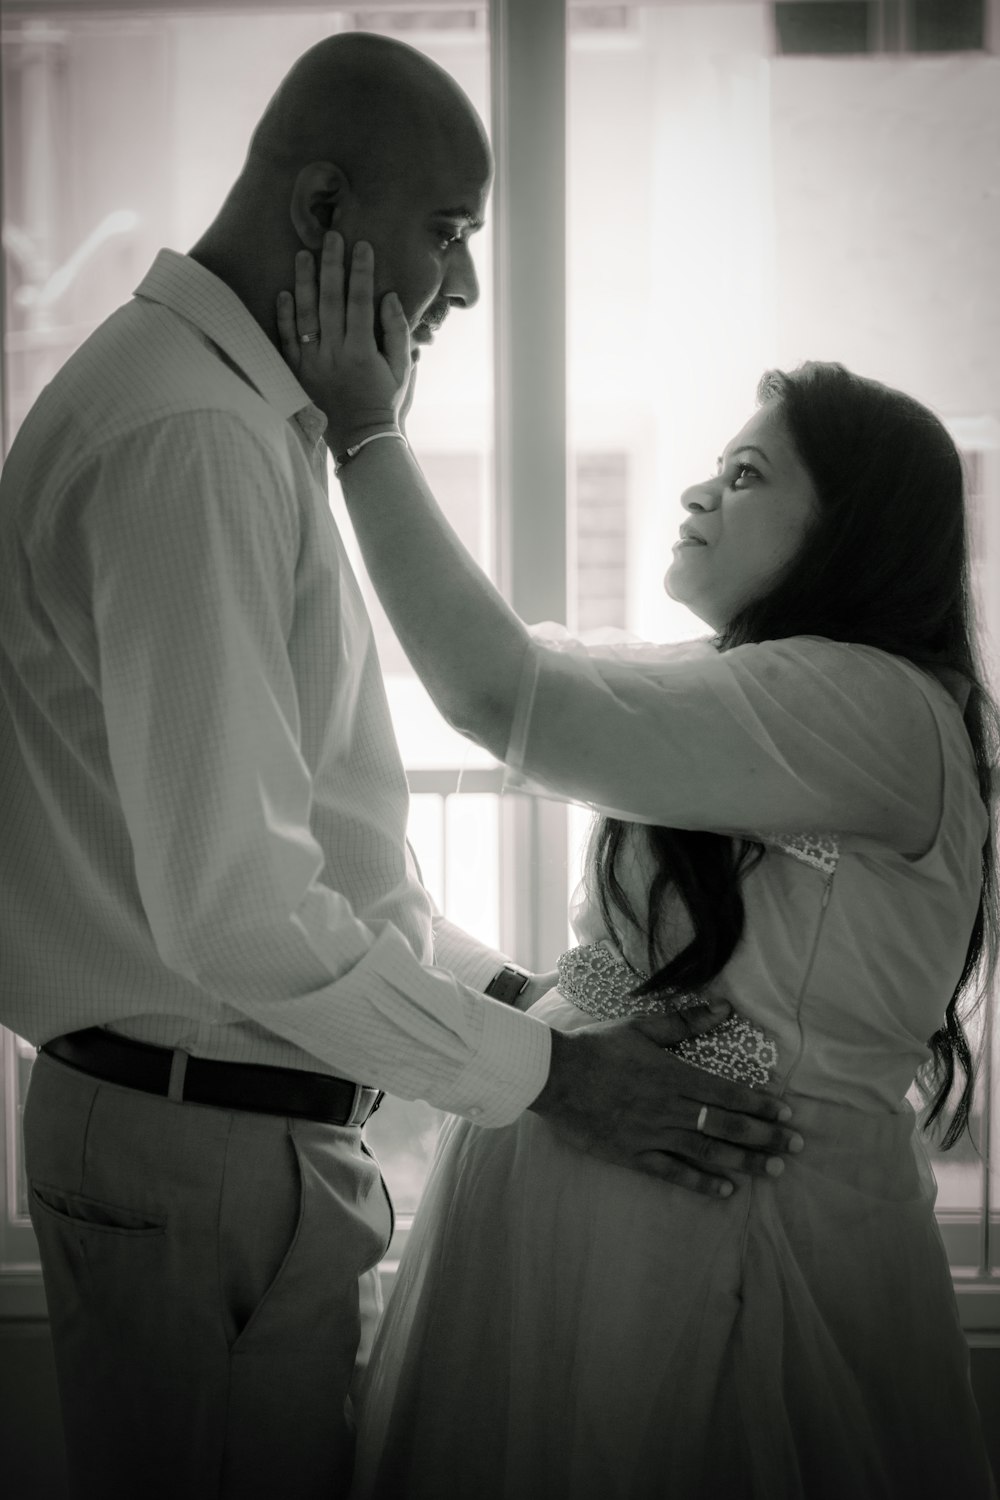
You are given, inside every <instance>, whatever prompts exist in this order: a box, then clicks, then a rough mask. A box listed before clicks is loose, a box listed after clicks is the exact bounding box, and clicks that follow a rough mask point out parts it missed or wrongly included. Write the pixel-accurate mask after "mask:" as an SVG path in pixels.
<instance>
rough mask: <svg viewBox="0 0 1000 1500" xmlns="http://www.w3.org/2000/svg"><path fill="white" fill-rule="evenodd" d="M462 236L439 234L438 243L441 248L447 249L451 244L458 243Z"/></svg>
mask: <svg viewBox="0 0 1000 1500" xmlns="http://www.w3.org/2000/svg"><path fill="white" fill-rule="evenodd" d="M461 238H462V236H461V235H460V234H440V233H439V234H438V237H437V245H438V249H439V250H447V249H448V247H449V246H450V245H457V244H458V242H459V240H460V239H461Z"/></svg>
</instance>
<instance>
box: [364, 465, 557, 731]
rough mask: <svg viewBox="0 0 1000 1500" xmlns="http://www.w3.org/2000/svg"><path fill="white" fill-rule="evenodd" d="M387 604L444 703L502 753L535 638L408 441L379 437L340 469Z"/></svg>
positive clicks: (449, 713)
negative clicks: (459, 532)
mask: <svg viewBox="0 0 1000 1500" xmlns="http://www.w3.org/2000/svg"><path fill="white" fill-rule="evenodd" d="M340 481H341V485H342V487H343V492H344V498H345V500H346V502H347V508H348V511H349V513H350V517H351V522H352V524H353V526H354V529H355V532H356V533H357V537H358V542H359V544H360V546H361V551H362V554H363V556H364V560H365V565H366V566H367V569H368V573H369V576H370V577H371V580H372V583H373V585H374V587H375V591H376V593H377V594H378V596H379V599H380V601H381V603H382V607H383V609H384V610H385V612H386V614H387V615H388V617H389V621H390V623H391V625H392V627H393V629H394V630H395V632H396V634H397V635H398V637H399V640H400V642H401V644H402V646H403V649H404V650H405V652H406V654H407V656H408V657H409V659H410V661H411V663H412V664H413V667H414V670H415V671H416V673H417V676H418V677H419V678H420V680H421V681H422V682H423V684H424V686H425V687H426V688H427V691H428V692H429V693H430V695H431V697H432V698H433V700H434V702H435V703H436V704H437V707H438V709H439V710H440V712H441V713H442V714H443V715H444V717H445V718H446V719H447V720H448V722H449V723H450V724H452V725H453V726H454V727H455V728H456V729H459V730H461V731H462V733H464V734H467V735H469V736H470V737H471V738H472V739H474V740H476V741H478V742H479V743H480V744H481V745H483V746H485V748H486V749H488V750H489V751H490V752H491V753H492V754H493V755H495V756H497V758H498V759H502V758H503V755H504V753H505V751H506V749H507V744H508V740H509V738H510V730H511V724H512V721H513V717H514V708H515V705H516V702H517V694H518V686H519V683H520V678H521V670H522V667H523V665H524V657H525V653H526V652H527V650H528V644H529V638H528V633H527V631H526V630H525V627H524V625H523V624H522V623H521V621H520V620H519V619H518V617H517V616H516V615H515V614H514V612H513V610H512V609H511V608H510V606H509V605H508V604H507V603H506V601H505V600H504V599H503V598H502V597H501V595H500V594H499V593H498V592H497V590H496V589H495V588H494V586H493V584H492V583H491V582H490V580H489V579H488V578H487V577H486V575H485V574H484V573H483V572H482V570H481V569H480V568H479V567H478V565H477V564H476V563H475V562H474V561H473V559H472V558H471V557H470V556H469V554H468V552H467V551H466V550H465V548H464V547H463V545H462V543H461V542H460V541H459V539H458V537H457V536H456V535H455V533H454V531H453V530H452V528H451V526H450V525H449V524H448V522H447V520H446V519H445V517H444V515H443V514H442V513H441V510H440V508H439V506H438V504H437V502H436V500H435V499H434V496H433V495H432V494H431V492H430V490H429V488H428V486H427V484H426V482H425V480H424V477H423V475H422V474H421V472H420V469H419V468H418V466H417V464H416V462H415V460H414V459H413V457H412V455H411V454H410V452H409V449H408V448H407V447H406V446H405V444H403V443H399V442H395V443H393V442H380V443H371V444H369V446H368V447H366V448H363V449H362V451H361V452H360V453H358V454H357V455H356V456H355V457H354V458H352V459H351V460H350V462H349V463H347V464H345V465H344V467H343V469H342V471H341V475H340Z"/></svg>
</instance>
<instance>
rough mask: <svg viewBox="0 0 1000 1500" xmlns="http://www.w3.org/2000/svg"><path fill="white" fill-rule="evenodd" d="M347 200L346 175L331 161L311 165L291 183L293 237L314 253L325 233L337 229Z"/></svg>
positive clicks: (349, 196)
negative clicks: (297, 238)
mask: <svg viewBox="0 0 1000 1500" xmlns="http://www.w3.org/2000/svg"><path fill="white" fill-rule="evenodd" d="M350 198H351V185H350V183H349V182H348V180H347V175H346V173H345V172H344V171H343V170H342V169H341V168H340V167H338V166H337V165H336V164H335V163H334V162H331V161H312V162H310V163H309V164H308V166H305V167H303V168H302V169H301V170H300V172H299V174H298V176H297V177H296V179H295V183H294V186H293V188H292V199H291V203H290V204H289V210H290V215H291V220H292V224H293V226H294V229H295V233H296V234H297V235H298V237H299V239H300V240H301V241H302V243H303V245H304V246H305V247H306V249H307V250H318V249H319V248H320V246H321V245H322V243H323V236H324V234H325V233H326V231H327V230H328V229H338V228H339V227H340V221H341V220H342V219H343V216H344V212H345V210H346V208H347V205H348V203H349V202H350Z"/></svg>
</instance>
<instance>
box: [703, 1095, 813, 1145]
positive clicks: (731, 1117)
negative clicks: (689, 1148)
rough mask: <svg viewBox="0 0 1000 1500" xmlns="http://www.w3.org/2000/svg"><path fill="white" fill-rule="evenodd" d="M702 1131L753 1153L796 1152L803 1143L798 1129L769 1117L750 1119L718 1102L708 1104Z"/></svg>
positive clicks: (705, 1134)
mask: <svg viewBox="0 0 1000 1500" xmlns="http://www.w3.org/2000/svg"><path fill="white" fill-rule="evenodd" d="M692 1102H693V1101H692ZM699 1134H700V1135H702V1136H706V1137H708V1138H709V1139H710V1140H715V1141H729V1142H730V1143H731V1144H732V1145H734V1146H741V1147H742V1148H743V1149H744V1151H752V1152H760V1151H764V1152H768V1151H782V1152H784V1151H791V1152H792V1153H793V1154H795V1153H797V1152H799V1151H801V1150H802V1147H803V1145H804V1142H803V1139H802V1137H801V1136H800V1135H799V1134H798V1132H797V1131H795V1130H789V1129H787V1128H786V1127H785V1126H783V1125H780V1124H772V1123H770V1122H769V1121H767V1120H754V1119H751V1118H750V1117H749V1116H747V1115H745V1114H741V1113H738V1112H736V1111H734V1110H730V1109H725V1108H723V1107H722V1106H721V1105H719V1104H710V1105H708V1106H707V1107H706V1111H705V1120H704V1124H703V1125H702V1127H701V1129H700V1131H699Z"/></svg>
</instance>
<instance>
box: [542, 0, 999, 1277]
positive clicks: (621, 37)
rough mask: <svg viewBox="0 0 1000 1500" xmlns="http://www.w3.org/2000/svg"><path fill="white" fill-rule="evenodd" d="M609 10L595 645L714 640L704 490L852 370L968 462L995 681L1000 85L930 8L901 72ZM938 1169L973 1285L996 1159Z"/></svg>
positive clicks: (579, 103)
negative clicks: (611, 628)
mask: <svg viewBox="0 0 1000 1500" xmlns="http://www.w3.org/2000/svg"><path fill="white" fill-rule="evenodd" d="M587 9H588V7H580V12H581V16H580V19H579V21H578V24H577V25H576V26H575V27H574V29H573V30H572V32H571V35H570V41H569V56H568V69H569V80H568V86H569V127H568V139H569V144H568V158H569V162H568V213H569V224H568V234H567V240H568V245H569V267H568V280H569V285H568V323H569V407H570V449H571V453H572V458H573V462H572V463H571V466H570V472H571V476H572V477H573V478H574V480H575V488H576V496H575V500H576V503H575V509H574V512H573V517H572V520H571V526H570V531H571V548H570V555H571V560H572V559H573V558H575V580H574V582H575V591H574V592H575V611H576V623H577V625H578V626H580V627H588V626H590V625H592V624H597V623H611V624H624V625H625V626H626V627H627V628H629V629H631V630H634V631H635V632H636V633H638V634H639V635H642V636H644V637H646V638H648V639H652V640H679V639H686V638H690V637H693V636H698V635H703V634H705V633H706V627H705V626H704V625H703V624H702V623H701V622H700V621H699V620H697V619H695V618H694V617H693V616H692V615H691V614H690V613H689V612H688V611H687V610H685V609H684V608H683V606H680V605H678V604H675V603H673V602H672V601H671V600H670V599H668V598H667V597H666V595H665V593H664V591H663V587H662V578H663V573H664V571H665V569H666V567H667V565H668V562H669V560H670V547H671V544H672V542H673V540H674V539H675V537H676V534H677V528H678V525H679V523H680V521H681V519H682V517H683V510H682V507H681V504H680V495H681V492H682V490H683V489H684V488H685V487H686V486H687V485H689V484H691V483H692V482H693V481H694V480H695V479H697V478H699V477H702V476H704V475H705V474H708V473H712V472H714V469H715V462H716V455H717V454H718V452H719V444H720V439H722V440H724V439H725V438H727V437H728V436H730V435H731V434H732V433H734V432H736V431H737V430H738V429H739V427H740V426H741V425H742V423H743V422H744V420H745V419H746V417H747V416H748V415H749V413H750V412H751V410H752V409H753V404H754V391H755V387H756V383H757V380H758V378H759V376H760V375H761V373H762V372H763V371H764V370H765V369H766V368H768V367H769V366H771V365H778V366H786V367H787V366H791V367H794V366H795V365H796V364H798V363H799V362H800V361H801V360H803V359H806V358H815V359H836V360H840V361H842V362H843V363H844V364H846V365H848V366H849V367H851V368H854V369H857V370H859V371H861V372H863V373H865V374H868V375H872V376H875V377H876V378H879V379H881V380H884V381H886V382H887V383H889V384H890V385H894V386H899V387H901V388H902V389H904V390H907V391H911V392H912V393H913V394H914V395H916V396H918V397H919V398H921V399H923V400H924V401H925V402H927V403H928V404H929V405H930V406H931V407H933V408H934V409H935V410H936V411H938V412H939V413H941V415H942V417H943V419H944V420H945V422H946V423H947V424H948V426H949V428H950V430H951V432H952V434H953V436H954V437H955V439H956V442H957V443H958V445H959V447H960V448H961V449H962V450H963V452H964V453H965V455H966V459H967V463H968V468H969V487H970V493H971V498H972V508H973V515H972V522H973V536H974V547H975V552H976V558H975V569H976V585H977V590H978V592H979V597H980V603H981V614H982V617H983V621H984V624H985V625H986V627H987V628H988V631H989V633H990V635H991V637H992V642H993V657H994V661H995V660H996V658H997V655H998V653H997V646H998V644H1000V522H998V516H1000V397H998V392H1000V325H998V322H997V300H996V279H995V267H996V265H997V263H998V260H1000V219H998V217H997V212H996V198H995V177H996V161H997V158H998V152H1000V87H998V79H1000V72H998V69H1000V63H998V61H997V59H996V58H994V57H992V56H988V55H986V54H984V53H976V52H974V51H973V52H964V53H963V54H962V55H961V56H948V55H947V54H946V53H942V54H941V55H935V56H927V55H926V54H924V55H921V56H920V57H919V58H918V57H915V56H912V55H906V53H905V52H902V51H900V50H898V49H899V48H900V47H903V46H908V47H909V48H910V50H911V52H912V51H913V50H914V49H916V48H923V47H925V46H927V45H929V41H928V39H929V37H930V35H931V32H930V30H929V29H928V28H929V27H930V26H931V21H930V19H929V18H930V9H931V8H927V7H925V8H923V10H920V18H921V19H920V26H919V27H917V29H916V30H913V28H912V27H911V29H910V33H909V34H908V36H896V37H895V41H894V43H893V45H894V47H896V49H897V50H895V51H894V52H893V53H891V54H890V53H883V55H880V56H872V55H867V56H857V55H851V54H852V53H854V52H858V51H863V50H865V49H866V48H868V47H871V48H872V49H874V50H878V49H879V48H880V47H881V46H882V45H883V44H884V42H885V39H884V38H883V37H882V35H881V32H878V29H877V28H876V30H875V31H872V30H871V27H870V26H868V29H867V30H866V26H867V24H868V22H870V21H871V20H872V17H873V16H874V12H875V11H876V9H878V10H879V11H883V10H884V11H885V14H888V8H883V7H875V6H871V7H868V6H857V5H846V4H844V5H841V4H837V5H833V4H830V5H822V4H820V5H817V4H788V5H780V6H777V7H773V6H771V5H767V4H753V3H746V4H730V5H704V4H698V3H695V0H690V3H684V0H678V3H671V4H669V5H654V4H649V5H638V6H633V7H628V8H627V9H624V8H622V9H621V10H620V13H619V15H618V20H617V24H616V25H610V24H604V25H596V24H595V25H590V26H588V25H587V24H586V22H585V19H584V18H583V12H584V11H586V10H587ZM602 9H603V10H604V11H605V12H608V13H610V12H611V11H612V10H614V9H615V8H614V7H603V8H602ZM917 9H918V10H919V9H920V8H919V7H917ZM941 9H942V11H943V10H946V9H948V7H942V8H941ZM973 9H975V8H974V7H970V14H971V11H972V10H973ZM962 11H963V14H964V13H965V7H962ZM775 12H776V13H777V20H778V22H779V27H778V31H777V32H776V29H775V24H774V23H775ZM864 13H868V14H867V15H866V14H864ZM915 13H916V11H915V9H914V7H912V6H910V7H908V9H907V14H908V15H909V16H910V18H911V20H912V17H913V15H914V14H915ZM977 14H979V15H981V14H982V7H978V11H977ZM605 19H606V20H607V19H608V17H607V16H606V17H605ZM883 20H884V16H883ZM925 23H926V25H925ZM880 24H881V23H880ZM824 28H825V29H824ZM876 32H877V34H876ZM977 34H978V33H977V32H976V28H975V26H971V25H970V27H969V28H968V29H967V32H963V36H967V37H969V38H974V37H975V36H976V35H977ZM949 35H951V33H949ZM810 37H811V39H812V40H811V41H810V40H809V39H810ZM807 43H808V45H807ZM949 44H950V43H949ZM941 45H942V46H944V45H945V43H944V42H942V43H941ZM965 45H974V41H973V42H971V43H970V42H968V41H966V43H965ZM782 51H783V52H784V54H785V55H777V53H779V52H782ZM792 53H795V54H800V53H801V54H808V53H817V54H818V53H826V54H827V55H789V54H792ZM831 54H836V55H831ZM595 184H600V193H601V197H600V205H601V207H600V213H595ZM994 686H1000V683H997V682H995V683H994ZM994 1076H996V1075H995V1074H994ZM986 1092H987V1089H986V1086H984V1084H983V1083H981V1084H980V1088H979V1113H978V1115H977V1122H976V1123H977V1129H978V1131H979V1133H980V1135H981V1134H982V1132H983V1130H984V1129H985V1126H986V1119H985V1115H984V1111H985V1106H986ZM995 1113H996V1111H994V1114H995ZM991 1128H992V1129H993V1132H994V1137H995V1135H996V1130H997V1128H998V1127H997V1125H996V1122H995V1121H994V1122H993V1125H992V1127H991ZM936 1170H937V1173H938V1178H939V1183H940V1198H939V1202H940V1207H941V1211H942V1220H943V1221H944V1220H948V1219H950V1220H952V1221H954V1223H955V1225H957V1226H958V1229H959V1230H961V1231H962V1233H961V1234H960V1235H959V1240H960V1241H961V1254H960V1261H961V1264H963V1265H971V1264H973V1263H974V1262H976V1259H977V1256H978V1254H979V1249H978V1246H979V1238H980V1225H981V1219H982V1211H983V1185H984V1181H985V1177H984V1173H983V1170H982V1167H981V1164H980V1161H979V1158H978V1156H977V1155H976V1153H975V1151H974V1149H973V1148H972V1146H971V1145H966V1144H963V1146H961V1147H960V1148H957V1149H956V1150H955V1151H953V1152H951V1153H949V1154H948V1156H947V1157H941V1158H939V1159H938V1160H937V1162H936ZM998 1191H1000V1190H998V1188H997V1185H996V1183H994V1187H993V1201H994V1203H997V1202H1000V1197H998ZM963 1224H964V1226H965V1228H964V1229H963V1227H962V1226H963ZM970 1225H971V1228H970ZM966 1229H967V1230H969V1232H968V1233H965V1230H966ZM958 1243H959V1241H956V1244H958Z"/></svg>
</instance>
